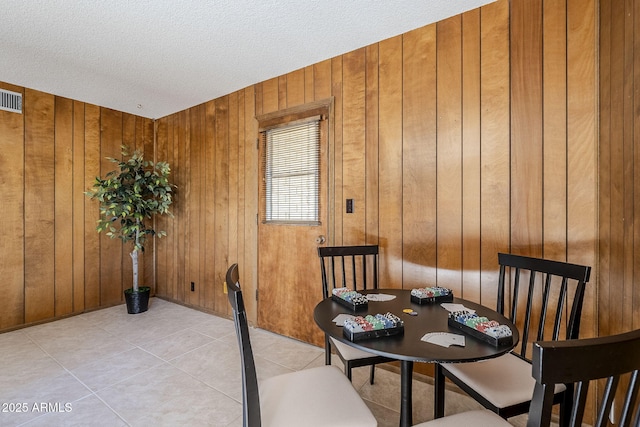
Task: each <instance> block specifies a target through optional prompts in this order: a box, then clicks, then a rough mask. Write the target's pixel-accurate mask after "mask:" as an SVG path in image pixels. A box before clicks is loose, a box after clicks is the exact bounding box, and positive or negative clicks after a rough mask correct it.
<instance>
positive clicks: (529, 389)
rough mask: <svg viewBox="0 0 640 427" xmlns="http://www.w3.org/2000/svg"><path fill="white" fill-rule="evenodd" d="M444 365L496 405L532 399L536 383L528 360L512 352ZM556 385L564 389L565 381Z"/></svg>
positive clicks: (557, 387)
mask: <svg viewBox="0 0 640 427" xmlns="http://www.w3.org/2000/svg"><path fill="white" fill-rule="evenodd" d="M446 369H447V370H448V371H449V372H450V373H452V374H453V375H455V376H456V377H458V378H459V379H460V380H462V381H464V382H465V384H468V385H469V386H470V387H472V388H473V389H474V390H475V391H476V392H477V393H478V394H480V395H481V396H483V397H484V398H485V399H487V400H488V401H489V402H491V403H492V404H493V405H495V406H496V407H498V408H506V407H508V406H512V405H516V404H518V403H520V402H526V401H529V400H531V394H532V393H533V387H534V386H535V384H536V381H535V380H534V379H533V377H532V376H531V363H529V362H527V361H525V360H522V359H521V358H519V357H518V356H516V355H514V354H511V353H507V354H504V355H502V356H500V357H496V358H495V359H487V360H482V361H480V362H475V363H447V364H446ZM555 388H556V389H555V392H556V393H561V392H563V391H564V390H565V389H566V387H565V385H564V384H557V385H556V387H555Z"/></svg>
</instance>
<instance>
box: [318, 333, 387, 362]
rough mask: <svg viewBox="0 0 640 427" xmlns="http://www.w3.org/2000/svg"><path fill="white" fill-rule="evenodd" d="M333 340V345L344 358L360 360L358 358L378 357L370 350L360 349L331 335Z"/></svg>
mask: <svg viewBox="0 0 640 427" xmlns="http://www.w3.org/2000/svg"><path fill="white" fill-rule="evenodd" d="M329 339H330V340H331V345H333V346H334V347H335V348H336V350H337V351H338V352H340V354H341V355H342V357H343V358H344V360H358V359H367V358H369V357H378V356H377V355H375V354H373V353H369V352H368V351H364V350H360V349H359V348H355V347H352V346H350V345H348V344H345V343H343V342H341V341H338V340H336V339H334V338H333V337H329Z"/></svg>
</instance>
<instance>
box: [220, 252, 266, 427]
mask: <svg viewBox="0 0 640 427" xmlns="http://www.w3.org/2000/svg"><path fill="white" fill-rule="evenodd" d="M239 277H240V275H239V273H238V264H233V265H232V266H231V267H229V270H227V280H226V283H227V293H228V297H229V303H230V304H231V308H232V309H233V321H234V323H235V326H236V335H237V337H238V345H239V348H240V361H241V364H242V419H243V423H242V425H243V426H245V427H259V426H260V424H261V421H260V396H259V392H258V376H257V374H256V365H255V361H254V359H253V350H252V349H251V341H250V339H249V322H248V321H247V312H246V311H245V308H244V300H243V299H242V291H241V290H240V279H239Z"/></svg>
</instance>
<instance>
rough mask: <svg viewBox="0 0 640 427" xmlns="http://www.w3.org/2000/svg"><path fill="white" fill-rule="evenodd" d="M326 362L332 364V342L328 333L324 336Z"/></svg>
mask: <svg viewBox="0 0 640 427" xmlns="http://www.w3.org/2000/svg"><path fill="white" fill-rule="evenodd" d="M324 364H325V365H331V342H330V341H329V336H328V335H326V334H325V336H324Z"/></svg>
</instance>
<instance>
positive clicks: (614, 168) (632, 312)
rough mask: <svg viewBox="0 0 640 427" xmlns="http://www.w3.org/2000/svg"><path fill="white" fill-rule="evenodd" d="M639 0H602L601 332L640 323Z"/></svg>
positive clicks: (602, 333)
mask: <svg viewBox="0 0 640 427" xmlns="http://www.w3.org/2000/svg"><path fill="white" fill-rule="evenodd" d="M639 23H640V0H631V1H625V2H620V1H615V0H601V1H600V52H599V70H600V84H599V89H600V135H599V139H600V152H599V154H600V161H599V180H600V201H599V224H598V228H599V232H600V250H599V259H600V262H599V269H598V271H599V276H598V280H599V283H600V287H599V291H600V292H599V294H598V302H599V311H598V322H599V325H600V327H599V332H600V334H601V335H609V334H615V333H620V332H625V331H629V330H632V329H638V328H640V303H639V302H640V270H639V269H638V266H640V191H638V188H640V187H639V186H640V25H639Z"/></svg>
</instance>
